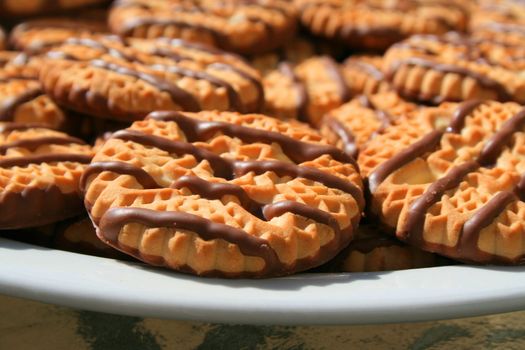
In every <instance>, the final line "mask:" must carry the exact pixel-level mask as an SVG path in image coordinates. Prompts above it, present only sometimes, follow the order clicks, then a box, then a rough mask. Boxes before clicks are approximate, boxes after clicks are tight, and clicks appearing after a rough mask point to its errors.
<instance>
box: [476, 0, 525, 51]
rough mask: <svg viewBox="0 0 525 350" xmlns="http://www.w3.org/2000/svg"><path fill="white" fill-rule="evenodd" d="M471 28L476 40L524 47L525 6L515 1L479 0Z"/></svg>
mask: <svg viewBox="0 0 525 350" xmlns="http://www.w3.org/2000/svg"><path fill="white" fill-rule="evenodd" d="M469 27H470V31H471V32H472V35H473V36H474V37H476V38H479V39H483V40H488V41H498V42H501V43H505V44H507V45H523V43H524V42H525V5H524V4H523V3H522V2H520V1H513V0H490V1H489V0H479V1H478V6H477V7H476V9H475V11H474V13H473V15H472V19H471V21H470V23H469Z"/></svg>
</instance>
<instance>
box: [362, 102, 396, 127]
mask: <svg viewBox="0 0 525 350" xmlns="http://www.w3.org/2000/svg"><path fill="white" fill-rule="evenodd" d="M359 103H361V105H362V106H363V107H365V108H368V109H371V110H373V111H374V113H375V115H376V117H377V119H378V120H379V121H380V122H381V126H380V127H379V129H378V131H377V132H382V131H383V130H384V129H386V128H387V127H389V126H390V125H391V124H392V123H391V122H392V120H393V119H394V118H393V117H392V115H390V113H388V112H387V111H385V110H382V109H380V108H378V107H377V105H376V104H375V103H374V101H372V100H371V99H370V97H368V96H367V95H360V96H359Z"/></svg>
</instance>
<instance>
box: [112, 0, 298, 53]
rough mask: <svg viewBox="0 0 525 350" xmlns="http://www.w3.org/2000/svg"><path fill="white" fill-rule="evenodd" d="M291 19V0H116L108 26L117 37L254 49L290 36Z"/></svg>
mask: <svg viewBox="0 0 525 350" xmlns="http://www.w3.org/2000/svg"><path fill="white" fill-rule="evenodd" d="M296 20H297V19H296V12H295V9H294V7H293V6H292V4H290V3H288V2H287V1H281V0H269V1H263V0H252V1H244V0H229V1H219V2H217V1H195V0H191V1H181V0H167V1H166V0H155V1H149V0H148V1H146V0H120V1H117V2H115V4H114V5H113V9H112V10H111V13H110V16H109V25H110V27H111V29H112V31H113V32H114V33H115V34H118V35H121V36H132V37H138V38H158V37H168V38H180V39H185V40H188V41H193V42H201V43H205V44H208V45H212V46H215V47H220V48H222V49H225V50H227V51H233V52H238V53H243V54H255V53H263V52H268V51H271V50H273V49H276V48H278V47H280V46H282V45H283V44H285V43H286V42H288V41H289V40H290V39H291V38H293V36H294V35H295V31H296Z"/></svg>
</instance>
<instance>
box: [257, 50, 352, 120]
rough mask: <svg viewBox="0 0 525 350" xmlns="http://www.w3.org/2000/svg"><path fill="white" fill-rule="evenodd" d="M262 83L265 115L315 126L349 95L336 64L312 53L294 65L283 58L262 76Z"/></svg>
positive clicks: (330, 59) (329, 59)
mask: <svg viewBox="0 0 525 350" xmlns="http://www.w3.org/2000/svg"><path fill="white" fill-rule="evenodd" d="M263 85H264V92H265V99H266V104H265V109H264V111H265V113H266V114H267V115H271V116H274V117H278V118H281V119H288V118H291V119H299V120H301V121H304V122H308V123H310V124H312V125H314V126H318V125H319V124H320V121H321V118H322V117H323V115H324V114H325V113H326V112H328V111H330V110H332V109H334V108H337V107H339V106H340V105H341V104H343V103H345V102H346V101H348V100H349V99H350V92H349V90H348V87H347V86H346V83H345V80H344V76H343V74H342V72H341V68H340V66H339V64H338V63H337V62H335V61H334V60H333V59H332V58H330V57H328V56H314V57H311V58H309V59H307V60H305V61H303V62H301V63H299V64H298V65H296V66H293V65H292V64H290V63H287V62H282V63H281V64H279V67H278V69H276V70H274V71H272V72H270V73H269V74H267V75H266V76H265V77H264V78H263Z"/></svg>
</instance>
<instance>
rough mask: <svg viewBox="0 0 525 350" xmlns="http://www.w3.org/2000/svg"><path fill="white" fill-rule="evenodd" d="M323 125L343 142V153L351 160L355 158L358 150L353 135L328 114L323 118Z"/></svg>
mask: <svg viewBox="0 0 525 350" xmlns="http://www.w3.org/2000/svg"><path fill="white" fill-rule="evenodd" d="M324 123H325V125H326V126H327V127H328V128H329V129H330V130H332V131H333V132H334V133H335V134H336V135H337V136H338V137H339V138H340V139H341V141H342V142H343V151H344V152H345V153H346V154H348V155H349V156H350V157H352V158H354V159H355V158H357V154H358V149H357V145H356V143H355V137H354V134H352V132H351V131H350V130H348V128H347V127H345V126H344V124H343V123H341V122H340V121H339V120H338V119H337V118H335V117H334V116H332V115H330V114H328V115H327V116H326V117H325V118H324Z"/></svg>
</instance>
